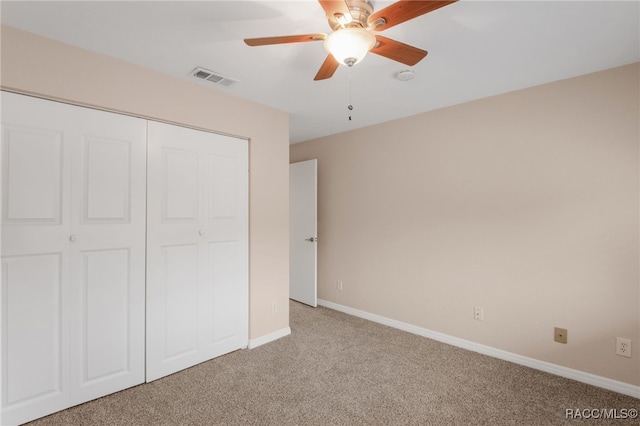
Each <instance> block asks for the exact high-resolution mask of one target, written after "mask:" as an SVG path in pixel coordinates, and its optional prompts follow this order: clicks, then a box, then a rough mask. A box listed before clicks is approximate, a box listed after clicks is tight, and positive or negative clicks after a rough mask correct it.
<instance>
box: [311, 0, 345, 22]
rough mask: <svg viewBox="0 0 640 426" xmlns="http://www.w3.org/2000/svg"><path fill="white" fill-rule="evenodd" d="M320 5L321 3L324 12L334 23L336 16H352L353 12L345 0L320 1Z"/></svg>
mask: <svg viewBox="0 0 640 426" xmlns="http://www.w3.org/2000/svg"><path fill="white" fill-rule="evenodd" d="M318 3H320V6H322V8H323V9H324V12H325V13H326V14H327V18H329V19H330V20H332V21H333V20H334V19H335V16H336V15H344V16H349V17H350V16H351V12H350V11H349V7H348V6H347V2H346V1H345V0H318ZM349 20H351V18H349Z"/></svg>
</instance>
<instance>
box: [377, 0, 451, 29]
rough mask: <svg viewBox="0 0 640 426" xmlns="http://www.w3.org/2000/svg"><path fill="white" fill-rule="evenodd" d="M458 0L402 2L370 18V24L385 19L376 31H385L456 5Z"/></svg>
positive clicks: (403, 0) (413, 0)
mask: <svg viewBox="0 0 640 426" xmlns="http://www.w3.org/2000/svg"><path fill="white" fill-rule="evenodd" d="M456 1H458V0H448V1H422V0H400V1H398V2H396V3H393V4H392V5H391V6H387V7H385V8H384V9H382V10H380V11H378V12H375V13H374V14H373V15H371V16H370V17H369V23H373V22H375V21H376V20H378V19H380V18H383V19H384V20H385V21H386V22H385V23H384V24H382V25H380V26H377V27H376V28H375V29H376V31H383V30H386V29H388V28H391V27H393V26H394V25H398V24H401V23H403V22H405V21H408V20H410V19H413V18H417V17H418V16H421V15H424V14H425V13H429V12H431V11H434V10H436V9H440V8H441V7H443V6H447V5H449V4H451V3H455V2H456Z"/></svg>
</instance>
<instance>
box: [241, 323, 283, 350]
mask: <svg viewBox="0 0 640 426" xmlns="http://www.w3.org/2000/svg"><path fill="white" fill-rule="evenodd" d="M290 334H291V327H285V328H283V329H280V330H277V331H274V332H273V333H269V334H265V335H264V336H260V337H258V338H256V339H251V340H249V345H248V348H249V349H255V348H257V347H258V346H262V345H264V344H266V343H270V342H273V341H274V340H278V339H280V338H282V337H284V336H288V335H290Z"/></svg>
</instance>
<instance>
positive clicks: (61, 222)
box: [1, 92, 146, 424]
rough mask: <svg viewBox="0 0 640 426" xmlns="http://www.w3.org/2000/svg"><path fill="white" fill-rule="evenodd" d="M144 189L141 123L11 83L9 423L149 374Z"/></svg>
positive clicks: (7, 106) (6, 150) (7, 113)
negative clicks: (18, 90)
mask: <svg viewBox="0 0 640 426" xmlns="http://www.w3.org/2000/svg"><path fill="white" fill-rule="evenodd" d="M145 191H146V122H145V121H144V120H139V119H135V118H132V117H125V116H120V115H116V114H110V113H106V112H102V111H95V110H90V109H86V108H80V107H75V106H71V105H67V104H62V103H58V102H51V101H45V100H42V99H36V98H31V97H28V96H22V95H15V94H11V93H6V92H2V202H3V203H2V265H3V274H2V293H3V298H2V315H3V325H2V345H3V346H2V350H3V363H2V378H3V379H2V395H3V399H2V419H1V421H2V424H5V423H6V424H14V423H23V422H26V421H29V420H32V419H35V418H37V417H41V416H43V415H46V414H49V413H52V412H55V411H57V410H61V409H64V408H67V407H69V406H72V405H75V404H78V403H81V402H84V401H87V400H89V399H93V398H96V397H99V396H102V395H105V394H107V393H111V392H114V391H117V390H120V389H124V388H125V387H129V386H132V385H135V384H138V383H142V382H143V381H144V303H145V299H144V291H145V281H144V280H145V276H144V274H145V270H144V268H145V213H146V212H145V205H146V200H145ZM26 365H29V368H26V367H25V366H26Z"/></svg>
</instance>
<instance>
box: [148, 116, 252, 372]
mask: <svg viewBox="0 0 640 426" xmlns="http://www.w3.org/2000/svg"><path fill="white" fill-rule="evenodd" d="M247 161H248V157H247V142H246V141H244V140H240V139H235V138H230V137H225V136H220V135H215V134H212V133H206V132H201V131H196V130H192V129H186V128H181V127H177V126H170V125H166V124H162V123H155V122H149V151H148V190H147V194H148V210H147V211H148V213H147V381H151V380H155V379H157V378H159V377H162V376H165V375H167V374H171V373H173V372H176V371H179V370H181V369H183V368H186V367H189V366H191V365H194V364H197V363H199V362H202V361H206V360H208V359H211V358H213V357H215V356H219V355H222V354H224V353H227V352H230V351H232V350H236V349H239V348H241V347H245V346H246V345H247V340H248V319H247V317H248V290H247V288H248V279H247V275H248V274H247V269H248V251H247V250H246V249H245V248H246V247H247V246H248V234H247V232H246V228H247V225H246V223H247V220H248V218H247V214H248V209H247V202H248V201H247V200H248V178H247V174H248V171H247ZM243 200H244V201H243ZM243 224H244V225H243ZM239 229H243V230H244V231H245V232H244V233H242V232H238V230H239Z"/></svg>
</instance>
